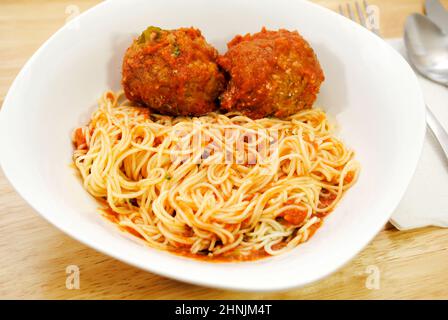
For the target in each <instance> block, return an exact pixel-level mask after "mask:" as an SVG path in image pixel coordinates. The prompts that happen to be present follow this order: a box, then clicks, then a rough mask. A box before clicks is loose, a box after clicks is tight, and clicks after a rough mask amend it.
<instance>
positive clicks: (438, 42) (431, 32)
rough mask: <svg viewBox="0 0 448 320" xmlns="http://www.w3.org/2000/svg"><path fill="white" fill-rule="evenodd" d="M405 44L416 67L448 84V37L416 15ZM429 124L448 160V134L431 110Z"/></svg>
mask: <svg viewBox="0 0 448 320" xmlns="http://www.w3.org/2000/svg"><path fill="white" fill-rule="evenodd" d="M404 42H405V45H406V50H407V53H408V57H409V60H410V61H411V63H412V65H413V66H414V67H415V69H417V70H418V71H419V73H421V74H422V75H423V76H425V77H426V78H428V79H430V80H432V81H435V82H437V83H441V84H443V85H445V86H446V85H448V37H447V36H444V35H443V34H442V31H441V30H440V28H439V27H438V26H436V25H435V24H434V23H433V22H432V21H431V20H429V19H428V18H427V17H425V16H423V15H420V14H413V15H411V16H409V17H408V19H407V20H406V25H405V33H404ZM426 111H427V112H426V122H427V123H428V126H429V128H430V129H431V131H432V133H433V134H434V136H435V137H436V138H437V140H438V141H439V143H440V145H441V146H442V149H443V151H444V152H445V155H447V157H448V134H447V132H446V131H445V129H444V128H443V127H442V125H441V124H440V123H439V121H438V120H437V119H436V117H435V116H434V114H433V113H432V112H431V110H430V109H429V108H426Z"/></svg>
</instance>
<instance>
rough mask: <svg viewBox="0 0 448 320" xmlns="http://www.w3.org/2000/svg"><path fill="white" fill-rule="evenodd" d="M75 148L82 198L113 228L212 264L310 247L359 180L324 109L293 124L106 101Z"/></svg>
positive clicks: (108, 96)
mask: <svg viewBox="0 0 448 320" xmlns="http://www.w3.org/2000/svg"><path fill="white" fill-rule="evenodd" d="M73 142H74V145H75V151H74V156H73V158H74V164H75V166H76V168H77V169H78V171H79V173H80V175H81V177H82V181H83V184H84V188H85V189H86V190H87V191H88V192H89V193H90V194H91V195H92V196H94V197H95V198H97V199H99V200H100V201H102V202H103V203H104V204H105V208H103V209H102V212H103V213H104V214H105V215H106V216H107V217H108V218H110V219H111V220H112V221H113V222H114V223H116V224H117V225H118V226H120V227H121V228H122V229H124V230H127V231H128V232H130V233H132V234H134V235H137V236H138V237H140V238H141V239H143V240H144V241H145V242H146V243H147V244H149V245H150V246H151V247H155V248H159V249H164V250H169V251H173V252H176V253H180V254H184V255H188V256H192V257H202V258H207V259H210V260H250V259H255V258H259V257H262V256H270V255H277V254H279V253H282V252H285V251H286V250H289V249H291V248H293V247H295V246H297V245H298V244H300V243H302V242H305V241H307V240H308V239H309V238H310V237H311V236H312V234H313V233H314V231H315V230H316V229H317V228H318V227H319V226H320V225H321V224H322V221H323V218H324V217H325V216H326V215H327V214H328V213H329V212H331V211H332V210H333V208H334V207H335V206H336V205H337V204H338V202H339V201H340V199H341V197H342V196H343V193H344V192H345V191H346V190H347V189H348V188H350V187H351V186H352V185H353V184H354V183H355V181H356V179H357V176H358V173H359V164H358V163H357V162H356V160H354V152H353V151H352V150H350V149H348V148H347V147H346V146H345V145H344V144H343V143H342V142H341V141H340V140H339V139H338V138H336V137H335V136H334V135H333V133H332V128H331V126H330V125H329V123H328V121H327V117H326V115H325V113H324V112H323V111H321V110H319V109H310V110H304V111H301V112H299V113H297V114H295V115H293V116H291V117H289V118H288V119H286V120H280V119H275V118H263V119H259V120H252V119H250V118H248V117H245V116H242V115H241V114H237V113H229V114H218V113H210V114H208V115H206V116H201V117H194V118H188V117H170V116H162V115H158V114H152V113H151V112H150V111H149V110H148V109H147V108H142V107H138V106H134V105H132V104H130V102H128V101H126V100H124V99H123V97H122V95H121V94H116V93H113V92H106V93H105V94H104V95H103V97H102V98H101V99H100V101H99V108H98V109H97V110H96V111H95V112H94V113H93V114H92V116H91V120H90V123H89V124H88V125H87V126H85V127H81V128H78V129H76V130H75V131H74V133H73Z"/></svg>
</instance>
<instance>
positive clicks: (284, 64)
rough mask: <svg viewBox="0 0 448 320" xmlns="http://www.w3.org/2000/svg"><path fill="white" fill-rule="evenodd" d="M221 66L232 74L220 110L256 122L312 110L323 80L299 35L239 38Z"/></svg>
mask: <svg viewBox="0 0 448 320" xmlns="http://www.w3.org/2000/svg"><path fill="white" fill-rule="evenodd" d="M228 48H229V50H228V51H227V53H226V54H225V55H224V56H221V57H220V58H219V59H218V63H219V64H220V65H221V66H222V67H223V68H224V69H225V70H226V71H227V72H228V73H229V74H230V82H229V84H228V86H227V89H226V91H225V92H224V93H223V94H222V95H221V97H220V99H221V106H222V108H223V109H226V110H229V111H241V112H242V113H244V114H246V115H247V116H249V117H252V118H262V117H266V116H275V117H279V118H282V117H287V116H289V115H291V114H294V113H296V112H298V111H300V110H302V109H305V108H311V106H312V105H313V103H314V101H315V100H316V96H317V94H318V92H319V88H320V85H321V83H322V81H323V80H324V74H323V72H322V69H321V67H320V64H319V61H318V60H317V57H316V55H315V54H314V51H313V49H312V48H311V47H310V45H309V44H308V42H306V40H304V39H303V38H302V37H301V36H300V35H299V33H298V32H297V31H294V32H291V31H287V30H279V31H268V30H266V29H265V28H263V29H262V30H261V32H258V33H255V34H253V35H250V34H247V35H245V36H236V37H235V38H234V39H233V40H232V41H231V42H229V44H228Z"/></svg>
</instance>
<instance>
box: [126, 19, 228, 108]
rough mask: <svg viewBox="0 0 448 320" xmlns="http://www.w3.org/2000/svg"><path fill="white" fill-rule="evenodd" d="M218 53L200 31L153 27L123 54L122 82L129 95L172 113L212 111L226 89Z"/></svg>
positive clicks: (131, 99) (138, 100) (150, 105)
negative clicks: (218, 63) (218, 62)
mask: <svg viewBox="0 0 448 320" xmlns="http://www.w3.org/2000/svg"><path fill="white" fill-rule="evenodd" d="M217 57H218V52H217V50H216V49H215V48H213V47H212V46H211V45H209V44H208V43H207V42H206V41H205V39H204V37H203V36H202V35H201V32H200V31H199V30H197V29H194V28H181V29H177V30H162V29H160V28H157V27H148V28H147V29H146V30H145V31H144V32H143V33H142V34H141V35H140V37H138V38H137V39H136V40H135V41H134V42H133V43H132V45H131V46H130V47H129V48H128V50H127V52H126V54H125V56H124V60H123V70H122V73H123V78H122V85H123V89H124V92H125V94H126V97H127V98H128V99H129V100H130V101H133V102H136V103H139V104H143V105H146V106H148V107H150V108H151V109H153V110H154V111H156V112H158V113H162V114H169V115H173V116H178V115H180V116H187V115H191V116H197V115H203V114H205V113H207V112H210V111H213V110H215V109H216V108H217V104H216V101H217V98H218V97H219V95H220V93H221V92H222V91H223V90H224V88H225V77H224V74H223V73H222V72H221V71H220V68H219V67H218V65H217V63H216V59H217Z"/></svg>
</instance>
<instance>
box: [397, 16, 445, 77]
mask: <svg viewBox="0 0 448 320" xmlns="http://www.w3.org/2000/svg"><path fill="white" fill-rule="evenodd" d="M404 43H405V45H406V50H407V53H408V57H409V60H410V61H411V63H412V65H413V66H414V67H415V69H417V71H418V72H420V73H421V74H422V75H423V76H424V77H426V78H428V79H430V80H432V81H435V82H438V83H441V84H443V85H448V36H446V35H444V34H443V32H442V31H441V29H440V28H439V27H438V26H437V25H436V24H434V23H433V22H432V21H431V20H430V19H428V18H427V17H425V16H423V15H421V14H417V13H416V14H413V15H411V16H409V17H408V19H407V20H406V25H405V32H404Z"/></svg>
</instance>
